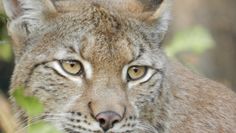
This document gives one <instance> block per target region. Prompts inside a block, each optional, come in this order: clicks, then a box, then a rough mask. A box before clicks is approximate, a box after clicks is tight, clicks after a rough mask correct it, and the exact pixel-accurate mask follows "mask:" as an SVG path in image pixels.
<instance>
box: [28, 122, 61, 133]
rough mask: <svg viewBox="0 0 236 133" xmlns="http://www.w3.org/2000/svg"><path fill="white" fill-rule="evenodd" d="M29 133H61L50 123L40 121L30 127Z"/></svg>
mask: <svg viewBox="0 0 236 133" xmlns="http://www.w3.org/2000/svg"><path fill="white" fill-rule="evenodd" d="M28 133H60V132H59V131H58V130H57V129H56V128H55V127H54V126H52V125H51V124H50V123H47V122H43V121H40V122H37V123H34V124H31V125H29V127H28Z"/></svg>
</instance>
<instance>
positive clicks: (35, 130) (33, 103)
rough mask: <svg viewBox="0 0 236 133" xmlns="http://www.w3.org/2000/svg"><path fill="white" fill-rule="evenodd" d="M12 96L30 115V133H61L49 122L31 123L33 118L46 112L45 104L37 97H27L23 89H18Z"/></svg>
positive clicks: (28, 128)
mask: <svg viewBox="0 0 236 133" xmlns="http://www.w3.org/2000/svg"><path fill="white" fill-rule="evenodd" d="M12 96H13V97H14V98H15V101H16V103H17V104H18V105H19V106H20V107H21V108H22V109H23V110H24V111H25V112H26V113H27V114H28V118H29V121H28V126H27V132H28V133H59V131H58V130H57V129H56V128H55V127H54V126H52V125H51V124H50V123H48V122H45V121H42V120H41V121H37V122H34V123H32V122H31V119H32V118H33V117H37V116H40V115H41V113H43V111H44V107H43V104H42V103H41V102H40V101H39V100H38V99H37V98H36V97H32V96H26V95H25V94H24V89H23V87H19V88H17V89H16V90H15V91H14V92H13V94H12Z"/></svg>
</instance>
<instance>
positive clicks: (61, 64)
mask: <svg viewBox="0 0 236 133" xmlns="http://www.w3.org/2000/svg"><path fill="white" fill-rule="evenodd" d="M65 62H69V63H70V62H74V63H78V64H79V65H80V67H81V69H80V71H79V72H77V73H76V74H73V73H70V72H68V71H67V70H66V69H65V68H64V67H63V63H65ZM59 63H60V66H61V68H62V69H63V71H64V72H66V73H67V74H69V75H72V76H80V75H82V74H83V73H84V67H83V65H82V63H81V62H80V61H77V60H59Z"/></svg>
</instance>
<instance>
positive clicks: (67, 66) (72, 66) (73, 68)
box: [60, 60, 82, 75]
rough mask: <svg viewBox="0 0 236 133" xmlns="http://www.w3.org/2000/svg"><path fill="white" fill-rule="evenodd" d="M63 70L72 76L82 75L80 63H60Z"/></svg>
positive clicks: (71, 61) (70, 61)
mask: <svg viewBox="0 0 236 133" xmlns="http://www.w3.org/2000/svg"><path fill="white" fill-rule="evenodd" d="M60 63H61V67H62V68H63V70H64V71H65V72H67V73H69V74H71V75H80V74H81V72H82V65H81V63H80V62H78V61H74V60H69V61H60Z"/></svg>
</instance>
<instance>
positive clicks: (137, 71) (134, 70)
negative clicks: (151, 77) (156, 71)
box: [128, 66, 147, 80]
mask: <svg viewBox="0 0 236 133" xmlns="http://www.w3.org/2000/svg"><path fill="white" fill-rule="evenodd" d="M146 72H147V67H145V66H132V67H130V68H129V69H128V79H129V80H138V79H140V78H142V77H143V76H145V75H146Z"/></svg>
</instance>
